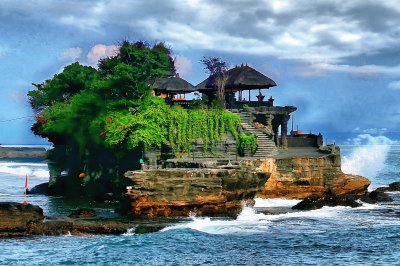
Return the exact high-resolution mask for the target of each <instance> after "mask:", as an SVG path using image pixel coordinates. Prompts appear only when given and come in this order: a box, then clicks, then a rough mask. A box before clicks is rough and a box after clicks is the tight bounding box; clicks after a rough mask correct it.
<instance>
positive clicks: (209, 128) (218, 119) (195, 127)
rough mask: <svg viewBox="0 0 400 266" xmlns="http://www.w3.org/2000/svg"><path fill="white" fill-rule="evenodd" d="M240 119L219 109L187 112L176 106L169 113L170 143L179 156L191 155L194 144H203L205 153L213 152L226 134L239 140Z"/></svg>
mask: <svg viewBox="0 0 400 266" xmlns="http://www.w3.org/2000/svg"><path fill="white" fill-rule="evenodd" d="M239 126H240V117H239V116H238V115H236V114H233V113H231V112H226V111H223V110H219V109H210V110H207V109H190V110H185V109H183V108H181V107H180V106H174V107H173V108H171V111H170V113H169V123H168V141H169V143H170V145H171V147H172V149H173V151H174V153H175V154H176V155H177V156H179V155H180V154H181V153H184V152H186V153H189V152H190V148H191V145H192V143H193V142H202V143H203V145H204V149H205V150H204V151H205V152H207V151H213V149H214V148H215V146H216V144H217V142H218V141H221V140H222V137H223V135H224V134H225V133H230V134H232V135H233V136H234V138H235V139H238V132H239Z"/></svg>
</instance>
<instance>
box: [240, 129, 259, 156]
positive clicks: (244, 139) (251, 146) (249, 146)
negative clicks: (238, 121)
mask: <svg viewBox="0 0 400 266" xmlns="http://www.w3.org/2000/svg"><path fill="white" fill-rule="evenodd" d="M237 147H238V152H239V154H240V155H241V156H243V155H244V153H245V150H248V151H250V153H251V155H253V154H254V153H255V152H256V150H257V138H256V136H254V135H247V134H245V133H240V135H239V139H238V141H237Z"/></svg>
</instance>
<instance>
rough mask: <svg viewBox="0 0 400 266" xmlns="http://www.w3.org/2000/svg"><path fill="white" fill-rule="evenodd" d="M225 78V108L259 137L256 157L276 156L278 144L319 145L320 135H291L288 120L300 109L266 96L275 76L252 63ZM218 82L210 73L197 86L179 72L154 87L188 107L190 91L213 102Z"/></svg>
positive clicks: (171, 100)
mask: <svg viewBox="0 0 400 266" xmlns="http://www.w3.org/2000/svg"><path fill="white" fill-rule="evenodd" d="M224 81H225V82H224V84H225V85H224V90H223V91H224V101H225V102H224V105H225V108H226V109H228V110H230V111H231V112H234V113H237V114H238V115H240V116H241V121H242V129H243V130H244V131H246V132H248V133H251V134H254V135H255V136H256V137H257V145H258V148H257V151H256V153H255V154H254V155H253V156H255V157H266V156H271V155H274V154H276V153H277V148H278V147H280V148H283V149H287V148H288V147H290V146H292V147H293V146H297V147H299V146H300V147H303V146H318V145H319V144H320V143H321V138H322V136H320V135H319V136H316V135H312V134H303V135H302V136H300V135H299V136H300V138H293V136H290V135H289V136H288V121H289V119H290V116H291V113H293V112H294V111H296V110H297V108H296V107H295V106H274V99H273V98H272V97H269V98H268V99H267V100H266V99H265V97H266V95H265V94H266V91H267V90H268V89H270V88H273V87H275V86H276V85H277V84H276V83H275V81H273V80H272V79H271V78H269V77H267V76H265V75H264V74H262V73H260V72H259V71H257V70H255V69H254V68H252V67H250V66H248V65H240V66H236V67H234V68H232V69H230V70H228V71H227V72H226V73H225V75H224ZM217 85H218V80H217V77H216V76H214V75H210V76H209V77H208V78H207V79H205V80H204V81H202V82H201V83H199V84H198V85H197V86H193V85H192V84H190V83H189V82H187V81H185V80H184V79H182V78H180V77H179V75H175V76H170V77H166V78H161V79H158V80H156V82H155V83H154V85H153V88H154V93H155V95H157V96H160V97H163V98H165V99H166V101H167V102H168V103H170V104H171V105H175V104H177V105H181V106H183V107H185V108H188V107H190V105H191V101H190V100H187V99H185V95H186V94H187V93H192V92H195V91H198V92H200V93H202V95H206V97H207V99H208V101H209V103H211V102H212V100H213V99H215V98H216V97H217V94H218V86H217ZM252 90H256V91H258V94H257V95H256V96H255V97H254V96H253V97H254V98H252V97H251V96H252V93H251V91H252ZM279 133H280V136H279ZM296 137H297V136H296ZM288 138H289V141H288ZM288 142H289V143H288Z"/></svg>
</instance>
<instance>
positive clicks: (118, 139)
mask: <svg viewBox="0 0 400 266" xmlns="http://www.w3.org/2000/svg"><path fill="white" fill-rule="evenodd" d="M168 109H169V106H168V105H167V104H166V103H165V101H164V100H163V99H161V98H157V97H152V96H151V97H147V98H146V99H145V100H144V101H143V102H142V103H141V104H140V105H138V106H135V107H131V108H130V109H129V110H119V111H114V112H111V113H108V115H109V118H110V120H111V122H108V123H106V124H105V127H104V129H105V142H106V143H107V144H108V145H109V146H110V147H115V146H120V147H122V148H124V149H128V150H132V149H135V148H138V147H143V148H144V149H148V148H150V147H158V148H159V147H161V145H162V144H163V143H165V142H166V135H167V121H168ZM104 121H105V120H104Z"/></svg>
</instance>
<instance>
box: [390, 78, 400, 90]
mask: <svg viewBox="0 0 400 266" xmlns="http://www.w3.org/2000/svg"><path fill="white" fill-rule="evenodd" d="M388 88H389V89H392V90H400V80H397V81H392V82H390V83H389V84H388Z"/></svg>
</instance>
